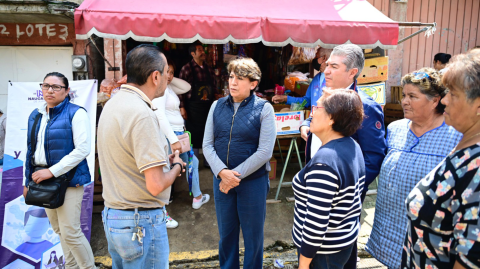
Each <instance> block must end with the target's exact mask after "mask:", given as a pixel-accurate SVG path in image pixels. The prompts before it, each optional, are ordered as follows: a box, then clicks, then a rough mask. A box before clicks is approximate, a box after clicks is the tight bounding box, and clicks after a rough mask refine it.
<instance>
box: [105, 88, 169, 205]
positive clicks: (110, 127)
mask: <svg viewBox="0 0 480 269" xmlns="http://www.w3.org/2000/svg"><path fill="white" fill-rule="evenodd" d="M155 109H156V108H155V107H154V106H153V104H152V103H151V101H150V100H149V99H148V97H147V96H146V95H145V94H144V93H143V92H142V91H140V90H139V89H137V88H135V87H132V86H129V85H123V86H122V88H121V89H120V91H119V92H118V93H117V94H116V95H115V96H114V97H112V99H110V100H109V101H108V102H107V103H106V105H105V107H104V108H103V111H102V115H101V116H100V120H99V122H98V131H97V147H98V158H99V162H100V171H101V174H102V184H103V199H104V200H105V206H106V207H109V208H114V209H133V208H136V207H143V208H158V207H162V206H164V205H165V204H166V203H168V198H169V196H170V187H169V188H168V189H166V190H164V191H163V192H162V193H160V194H159V195H157V196H153V195H152V194H150V192H149V191H148V190H147V184H146V181H145V176H144V174H143V172H144V171H145V170H147V169H149V168H152V167H155V166H163V170H164V172H168V170H169V168H168V167H169V165H168V154H167V153H168V144H167V140H166V138H165V135H164V134H163V133H162V131H161V127H160V126H159V123H158V120H157V117H156V115H155V113H154V112H153V111H154V110H155Z"/></svg>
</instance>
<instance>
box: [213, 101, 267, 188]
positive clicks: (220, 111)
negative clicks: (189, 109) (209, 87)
mask: <svg viewBox="0 0 480 269" xmlns="http://www.w3.org/2000/svg"><path fill="white" fill-rule="evenodd" d="M266 102H267V101H265V100H262V99H260V98H258V97H257V96H256V95H254V94H252V95H250V96H249V97H248V98H247V99H245V100H243V101H242V103H241V104H240V106H239V107H238V109H237V112H236V113H235V109H234V103H233V99H232V97H231V96H227V97H223V98H221V99H219V100H218V101H217V105H216V107H215V110H214V113H213V126H214V127H213V128H214V134H215V144H214V146H215V151H216V152H217V155H218V157H219V158H220V160H222V162H223V163H224V164H225V165H226V166H227V167H228V169H234V168H235V167H237V166H238V165H240V164H241V163H243V162H244V161H245V160H246V159H247V158H248V157H250V156H252V154H254V153H255V152H256V151H257V148H258V144H259V139H260V127H261V120H260V117H261V114H262V110H263V106H264V105H265V103H266ZM265 173H267V170H266V164H264V165H263V166H262V167H260V169H258V170H257V171H255V172H253V173H252V174H251V175H249V176H247V177H246V178H244V179H243V180H248V179H255V178H259V177H261V176H264V175H265Z"/></svg>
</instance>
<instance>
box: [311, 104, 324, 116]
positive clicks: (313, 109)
mask: <svg viewBox="0 0 480 269" xmlns="http://www.w3.org/2000/svg"><path fill="white" fill-rule="evenodd" d="M319 108H325V107H323V106H312V115H313V114H314V113H315V111H317V109H319Z"/></svg>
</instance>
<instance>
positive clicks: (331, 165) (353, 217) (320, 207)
mask: <svg viewBox="0 0 480 269" xmlns="http://www.w3.org/2000/svg"><path fill="white" fill-rule="evenodd" d="M307 156H308V155H307ZM307 161H308V163H307V165H306V166H305V167H304V168H303V169H302V170H301V171H300V172H298V174H297V175H296V176H295V178H294V180H293V184H292V187H293V190H294V193H295V217H294V224H293V231H292V236H293V241H294V243H295V245H296V246H297V247H299V248H300V253H301V254H302V255H303V256H305V257H307V258H313V257H314V256H315V254H316V253H319V254H328V253H335V252H339V251H340V250H342V249H345V248H347V247H349V246H350V245H351V244H352V243H353V242H354V241H355V239H356V238H357V236H358V232H359V228H360V220H359V216H360V213H361V210H362V204H361V202H360V195H361V193H362V191H363V188H364V184H365V161H364V159H363V154H362V150H361V149H360V146H359V145H358V144H357V143H356V142H355V141H354V140H353V139H352V138H350V137H343V138H340V139H335V140H332V141H330V142H328V143H327V144H325V145H323V146H322V147H320V149H319V150H318V152H317V153H316V154H315V156H314V157H313V158H312V159H311V160H308V157H307Z"/></svg>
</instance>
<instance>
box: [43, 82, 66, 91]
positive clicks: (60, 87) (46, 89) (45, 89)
mask: <svg viewBox="0 0 480 269" xmlns="http://www.w3.org/2000/svg"><path fill="white" fill-rule="evenodd" d="M40 88H41V89H42V90H44V91H48V90H49V89H50V88H52V89H53V91H56V92H59V91H60V90H61V89H62V88H65V89H66V88H67V87H65V86H60V85H56V84H52V85H50V84H47V83H40Z"/></svg>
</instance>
